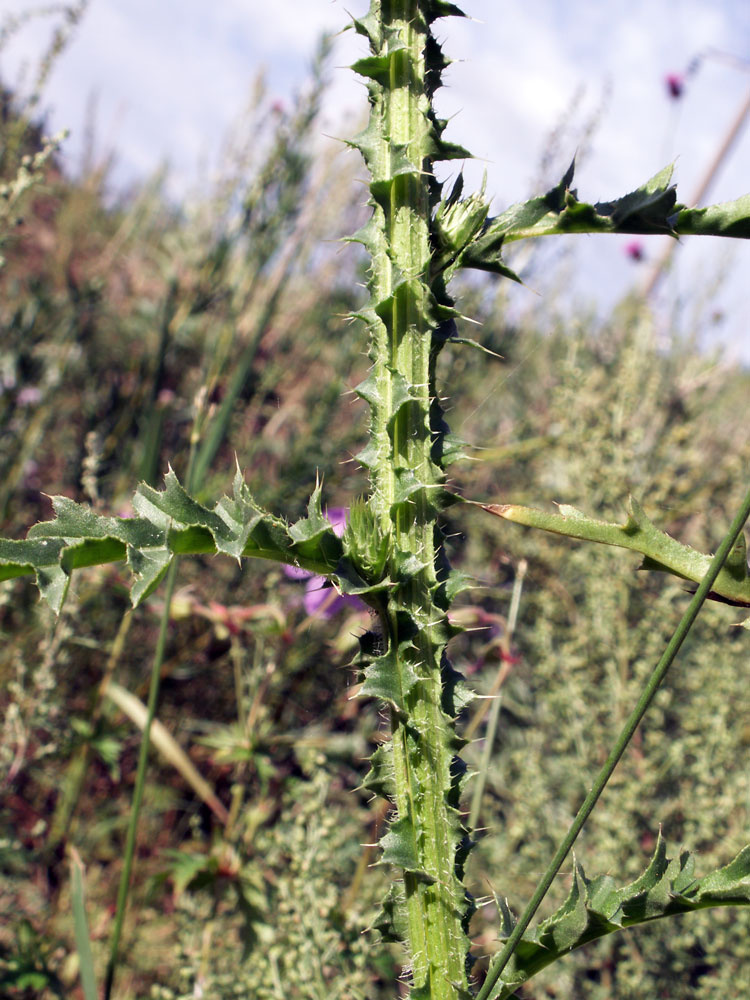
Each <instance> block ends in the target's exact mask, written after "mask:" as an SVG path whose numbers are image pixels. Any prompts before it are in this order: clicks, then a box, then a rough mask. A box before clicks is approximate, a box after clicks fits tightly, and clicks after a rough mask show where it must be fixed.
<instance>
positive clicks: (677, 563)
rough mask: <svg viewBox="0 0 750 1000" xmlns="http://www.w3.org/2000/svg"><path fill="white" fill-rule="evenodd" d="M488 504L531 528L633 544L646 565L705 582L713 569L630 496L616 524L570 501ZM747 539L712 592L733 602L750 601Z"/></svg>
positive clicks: (623, 545) (491, 510) (707, 559)
mask: <svg viewBox="0 0 750 1000" xmlns="http://www.w3.org/2000/svg"><path fill="white" fill-rule="evenodd" d="M481 506H482V508H483V509H484V510H486V511H487V512H488V513H490V514H494V515H495V516H497V517H502V518H505V519H506V520H508V521H513V522H515V523H516V524H523V525H527V526H528V527H532V528H542V529H543V530H544V531H551V532H554V533H555V534H558V535H567V536H568V537H569V538H579V539H583V540H585V541H590V542H599V543H601V544H602V545H615V546H618V547H619V548H624V549H632V550H633V551H634V552H640V553H641V554H642V555H643V556H644V559H643V564H642V568H643V569H650V570H657V571H660V572H665V573H672V574H674V575H675V576H679V577H681V578H682V579H683V580H691V581H692V582H693V583H698V584H699V583H700V582H701V580H702V579H703V577H704V576H705V575H706V572H707V571H708V567H709V565H710V562H711V557H710V556H707V555H704V554H703V553H702V552H698V551H696V550H695V549H692V548H690V547H689V546H688V545H683V544H682V542H678V541H677V540H676V539H674V538H672V537H671V536H670V535H668V534H667V533H666V532H664V531H660V530H659V529H658V528H657V527H656V526H655V525H654V524H653V523H652V522H651V521H650V520H649V518H648V517H647V516H646V514H645V513H644V511H643V509H642V507H641V506H640V504H639V503H638V502H637V501H636V500H635V498H633V497H631V498H630V499H629V501H628V518H627V520H626V522H625V524H611V523H609V522H607V521H599V520H597V519H596V518H592V517H588V516H587V515H586V514H583V513H581V511H579V510H576V509H575V508H574V507H570V506H568V505H566V504H562V505H561V506H560V507H559V513H558V514H552V513H548V512H546V511H542V510H537V509H536V508H534V507H522V506H520V505H518V504H482V505H481ZM742 551H743V550H742V543H740V544H739V545H738V546H736V547H735V559H734V562H733V564H732V566H731V567H730V568H729V569H727V567H726V566H724V567H723V568H722V570H721V571H720V573H719V575H718V576H717V578H716V581H715V583H714V585H713V590H712V591H711V593H710V594H709V597H711V598H713V599H716V600H722V601H725V602H726V603H729V604H736V605H739V606H750V575H749V574H748V567H747V562H745V563H744V565H742V564H741V562H740V559H738V555H740V554H741V553H742Z"/></svg>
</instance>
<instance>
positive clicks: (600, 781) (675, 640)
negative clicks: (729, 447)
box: [477, 491, 750, 1000]
mask: <svg viewBox="0 0 750 1000" xmlns="http://www.w3.org/2000/svg"><path fill="white" fill-rule="evenodd" d="M748 517H750V491H748V493H747V495H746V497H745V499H744V501H743V503H742V506H741V507H740V509H739V511H738V512H737V515H736V517H735V518H734V520H733V521H732V524H731V526H730V528H729V531H728V532H727V535H726V537H725V538H724V540H723V542H722V543H721V545H720V546H719V548H718V549H717V551H716V555H715V556H714V557H713V559H712V560H711V564H710V566H709V568H708V571H707V572H706V575H705V576H704V578H703V580H702V581H701V583H700V585H699V586H698V589H697V590H696V592H695V594H694V595H693V597H692V599H691V601H690V603H689V604H688V606H687V608H686V610H685V613H684V614H683V616H682V618H681V619H680V621H679V623H678V625H677V628H676V629H675V631H674V634H673V635H672V638H671V639H670V640H669V643H668V644H667V647H666V649H665V650H664V653H663V655H662V657H661V659H660V660H659V662H658V663H657V665H656V667H655V668H654V671H653V673H652V674H651V677H650V678H649V681H648V683H647V684H646V687H645V688H644V689H643V692H642V694H641V696H640V698H639V699H638V703H637V704H636V706H635V708H634V709H633V711H632V712H631V713H630V715H629V717H628V719H627V721H626V722H625V725H624V726H623V729H622V732H621V733H620V736H619V737H618V740H617V742H616V743H615V745H614V747H613V748H612V751H611V753H610V755H609V757H607V760H606V761H605V763H604V765H603V767H602V769H601V771H600V772H599V774H598V775H597V776H596V779H595V781H594V784H593V785H592V787H591V791H590V792H589V794H588V795H587V796H586V799H585V801H584V803H583V805H582V806H581V808H580V809H579V811H578V814H577V815H576V817H575V819H574V820H573V823H572V824H571V826H570V829H569V830H568V832H567V834H566V835H565V837H564V838H563V841H562V843H561V844H560V846H559V847H558V849H557V851H556V853H555V856H554V858H553V859H552V861H551V862H550V864H549V867H548V868H547V870H546V872H545V873H544V875H543V876H542V878H541V880H540V882H539V884H538V886H537V887H536V889H535V891H534V894H533V896H532V897H531V899H530V900H529V903H528V905H527V907H526V909H525V910H524V912H523V915H522V916H521V918H520V920H519V921H518V923H517V924H516V926H515V927H514V928H513V931H512V932H511V934H510V936H509V937H508V940H507V941H506V942H505V946H504V947H503V949H502V951H501V952H500V954H499V955H498V956H497V957H496V958H495V959H494V960H493V962H492V963H491V965H490V969H489V971H488V973H487V978H486V979H485V981H484V983H483V985H482V988H481V989H480V991H479V993H478V994H477V1000H488V998H489V997H490V996H491V995H492V991H493V989H494V987H495V985H496V983H497V981H498V980H499V979H500V976H501V975H502V972H503V969H504V968H505V967H506V965H507V964H508V962H509V961H510V959H511V957H512V956H513V952H514V951H515V950H516V948H517V947H518V944H519V942H520V940H521V938H522V936H523V934H524V932H525V931H526V928H527V927H528V926H529V924H530V923H531V920H532V918H533V916H534V914H535V913H536V911H537V909H538V908H539V904H540V903H541V902H542V900H543V899H544V897H545V896H546V895H547V892H548V890H549V888H550V886H551V885H552V882H553V881H554V878H555V876H556V875H557V873H558V872H559V871H560V868H561V867H562V864H563V862H564V861H565V858H566V857H567V856H568V853H569V852H570V849H571V848H572V846H573V844H574V843H575V841H576V838H577V837H578V834H579V833H580V832H581V830H582V829H583V825H584V823H585V822H586V820H587V819H588V817H589V815H590V814H591V812H592V810H593V808H594V806H595V805H596V803H597V801H598V799H599V796H600V795H601V794H602V792H603V791H604V788H605V787H606V785H607V782H608V781H609V779H610V778H611V777H612V773H613V772H614V770H615V768H616V767H617V764H618V763H619V761H620V758H621V757H622V755H623V753H624V752H625V750H626V748H627V746H628V743H629V742H630V740H631V739H632V737H633V734H634V733H635V731H636V729H637V728H638V726H639V724H640V721H641V719H642V718H643V716H644V715H645V713H646V710H647V709H648V707H649V705H650V704H651V702H652V701H653V699H654V696H655V694H656V692H657V691H658V690H659V686H660V685H661V683H662V681H663V680H664V678H665V676H666V674H667V671H668V670H669V668H670V666H671V665H672V662H673V661H674V659H675V657H676V656H677V653H678V652H679V650H680V647H681V646H682V643H683V642H684V641H685V638H686V637H687V634H688V632H689V631H690V629H691V628H692V626H693V624H694V622H695V620H696V618H697V617H698V613H699V611H700V609H701V607H702V606H703V604H704V602H705V600H706V598H707V597H708V595H709V592H710V590H711V588H712V586H713V584H714V581H715V580H716V577H717V576H718V575H719V572H720V570H721V568H722V566H723V565H724V563H725V562H726V559H727V556H728V555H729V553H730V551H731V549H732V546H733V545H734V543H735V542H736V540H737V538H738V537H739V534H740V532H741V531H742V529H743V527H744V525H745V521H747V519H748Z"/></svg>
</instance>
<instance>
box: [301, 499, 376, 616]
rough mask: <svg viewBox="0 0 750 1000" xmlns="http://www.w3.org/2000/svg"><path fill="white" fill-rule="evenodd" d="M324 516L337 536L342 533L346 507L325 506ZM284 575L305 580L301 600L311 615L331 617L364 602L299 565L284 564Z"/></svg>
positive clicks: (346, 516) (347, 511)
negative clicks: (342, 592) (339, 591)
mask: <svg viewBox="0 0 750 1000" xmlns="http://www.w3.org/2000/svg"><path fill="white" fill-rule="evenodd" d="M325 516H326V518H327V519H328V520H329V521H330V522H331V525H332V527H333V530H334V532H335V533H336V534H337V535H338V537H339V538H341V536H342V535H343V534H344V529H345V528H346V522H347V518H348V516H349V509H348V507H328V508H326V514H325ZM283 570H284V575H285V576H287V577H288V578H289V579H290V580H306V581H307V583H306V584H305V596H304V598H303V600H302V604H303V607H304V609H305V612H306V613H307V614H308V615H309V616H310V617H312V616H313V615H319V616H320V617H322V618H333V616H334V615H335V614H337V613H338V612H339V611H341V610H342V608H347V607H350V608H363V607H364V604H363V603H362V601H361V600H360V599H359V598H358V597H353V596H351V595H349V594H339V593H338V591H336V590H334V588H333V586H332V585H331V582H330V580H327V579H326V578H325V577H324V576H316V575H315V574H314V573H311V572H310V571H309V570H306V569H301V568H300V567H299V566H284V567H283Z"/></svg>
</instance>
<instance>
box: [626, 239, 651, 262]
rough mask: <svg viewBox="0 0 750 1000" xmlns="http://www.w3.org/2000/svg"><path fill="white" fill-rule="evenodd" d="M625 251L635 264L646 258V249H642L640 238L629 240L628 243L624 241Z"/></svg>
mask: <svg viewBox="0 0 750 1000" xmlns="http://www.w3.org/2000/svg"><path fill="white" fill-rule="evenodd" d="M625 253H626V254H627V255H628V257H630V259H631V260H633V261H635V262H636V263H637V264H640V262H641V261H642V260H645V259H646V251H645V250H644V249H643V244H642V243H641V241H640V240H631V241H630V242H629V243H626V244H625Z"/></svg>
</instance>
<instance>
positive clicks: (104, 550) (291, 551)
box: [0, 470, 366, 612]
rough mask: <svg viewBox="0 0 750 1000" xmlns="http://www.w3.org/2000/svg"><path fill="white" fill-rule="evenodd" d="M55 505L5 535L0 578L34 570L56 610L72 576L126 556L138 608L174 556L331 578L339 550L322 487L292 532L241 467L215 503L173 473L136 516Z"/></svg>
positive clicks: (140, 495) (142, 500) (140, 492)
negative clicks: (247, 562) (265, 505)
mask: <svg viewBox="0 0 750 1000" xmlns="http://www.w3.org/2000/svg"><path fill="white" fill-rule="evenodd" d="M52 505H53V509H54V512H55V517H54V518H53V519H52V520H51V521H43V522H40V523H39V524H35V525H33V526H32V527H31V528H30V529H29V532H28V536H27V538H26V539H24V540H20V541H11V540H8V539H0V580H9V579H12V578H14V577H17V576H24V575H30V574H33V575H34V576H35V577H36V582H37V585H38V587H39V590H40V592H41V594H42V596H43V597H44V599H45V600H46V601H47V602H48V603H49V604H50V605H51V607H52V608H53V609H54V610H55V612H59V611H60V608H61V607H62V604H63V602H64V600H65V595H66V593H67V589H68V583H69V579H70V574H71V573H72V572H73V570H75V569H79V568H82V567H85V566H95V565H103V564H106V563H112V562H119V561H121V560H123V559H127V562H128V566H129V568H130V570H131V572H132V575H133V583H132V587H131V600H132V602H133V604H135V605H137V604H138V603H139V602H140V601H142V600H144V599H145V598H146V597H148V595H149V594H151V593H152V592H153V591H154V589H155V588H156V587H157V586H158V584H159V582H160V581H161V580H162V578H163V576H164V574H165V572H166V570H167V569H168V567H169V564H170V562H171V560H172V558H173V557H174V556H175V555H179V554H188V555H189V554H200V553H207V554H210V553H217V552H220V553H224V554H226V555H229V556H232V557H233V558H235V559H239V558H240V557H241V556H256V557H258V558H263V559H273V560H277V561H280V562H288V563H291V564H297V565H301V566H302V567H303V568H305V569H309V570H311V571H312V572H313V573H318V574H322V575H334V571H335V569H336V567H337V566H338V564H339V562H340V557H341V553H342V545H341V542H340V540H339V539H338V538H337V537H336V535H335V532H334V531H333V528H332V526H331V524H330V522H329V521H328V520H327V519H326V518H324V517H323V516H322V514H321V513H320V488H319V487H318V488H316V491H315V492H314V493H313V496H312V498H311V501H310V507H309V511H308V517H307V518H305V519H303V520H302V521H299V522H297V524H296V525H294V527H293V529H290V528H289V527H288V525H287V524H286V522H285V521H283V520H281V519H280V518H277V517H274V516H273V515H271V514H269V513H268V512H267V511H264V510H263V509H262V508H260V507H259V506H258V505H257V504H256V503H255V501H254V500H253V498H252V495H251V493H250V491H249V489H248V488H247V485H246V484H245V482H244V479H243V477H242V474H241V473H240V472H239V470H238V471H237V474H236V475H235V479H234V489H233V495H232V496H231V497H229V496H225V497H223V498H222V499H221V500H220V501H219V502H218V503H217V504H216V505H215V506H214V507H213V508H209V507H205V506H204V505H203V504H201V503H199V502H198V501H197V500H196V499H195V498H194V497H191V496H190V495H189V494H188V493H187V492H186V491H185V489H184V488H183V487H182V485H181V484H180V482H179V480H178V479H177V476H176V475H175V474H174V472H172V471H171V470H170V471H169V473H168V474H167V476H166V478H165V486H164V489H163V490H156V489H154V488H153V487H151V486H147V485H146V484H141V486H139V487H138V489H137V491H136V493H135V496H134V498H133V507H134V509H135V510H136V512H137V513H138V515H139V516H138V517H132V518H119V517H107V516H104V515H101V514H97V513H96V512H95V511H94V510H92V509H91V508H90V507H88V506H86V505H85V504H77V503H75V502H74V501H73V500H71V499H70V498H69V497H53V498H52ZM342 573H343V574H344V575H345V576H346V578H347V580H348V581H349V584H350V586H351V587H356V585H357V582H360V583H362V585H363V586H364V587H365V588H366V584H364V582H363V581H358V580H357V578H356V574H353V573H351V571H350V568H349V567H347V566H346V565H342Z"/></svg>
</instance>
